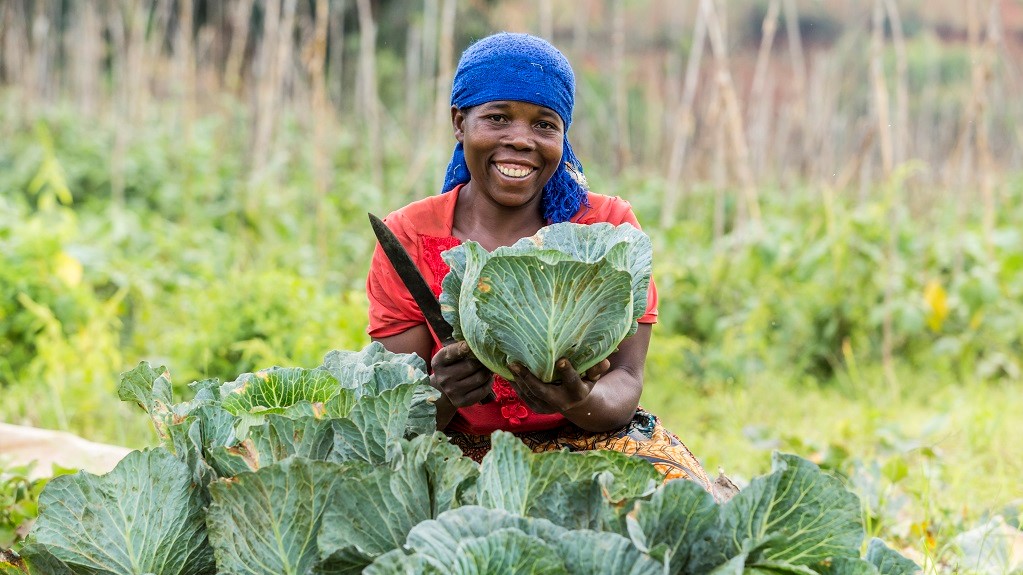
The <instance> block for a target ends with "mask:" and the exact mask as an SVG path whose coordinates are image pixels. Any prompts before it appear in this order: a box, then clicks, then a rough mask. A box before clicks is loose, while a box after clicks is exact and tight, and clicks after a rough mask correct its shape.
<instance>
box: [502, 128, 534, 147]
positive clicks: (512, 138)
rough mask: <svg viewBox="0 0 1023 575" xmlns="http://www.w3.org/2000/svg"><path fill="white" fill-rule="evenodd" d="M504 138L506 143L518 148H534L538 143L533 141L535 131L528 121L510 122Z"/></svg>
mask: <svg viewBox="0 0 1023 575" xmlns="http://www.w3.org/2000/svg"><path fill="white" fill-rule="evenodd" d="M502 140H503V143H504V145H506V146H511V147H513V148H515V149H516V150H532V149H533V148H535V147H536V143H535V142H534V141H533V131H532V129H531V126H530V125H529V123H528V122H512V123H510V124H509V125H508V128H507V129H506V130H505V133H504V137H503V138H502Z"/></svg>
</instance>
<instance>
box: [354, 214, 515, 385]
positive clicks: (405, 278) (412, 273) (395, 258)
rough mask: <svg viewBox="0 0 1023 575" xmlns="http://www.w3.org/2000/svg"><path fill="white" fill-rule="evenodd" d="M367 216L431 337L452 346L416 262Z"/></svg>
mask: <svg viewBox="0 0 1023 575" xmlns="http://www.w3.org/2000/svg"><path fill="white" fill-rule="evenodd" d="M368 215H369V223H370V225H372V226H373V233H374V234H375V235H376V237H377V241H379V242H380V247H381V248H382V249H383V250H384V255H386V256H387V261H389V262H391V266H392V267H394V271H395V272H396V273H397V274H398V277H399V278H401V281H402V283H404V284H405V287H406V288H408V291H409V293H410V294H412V299H414V300H415V302H416V305H418V306H419V310H420V311H422V312H423V316H424V317H425V318H426V323H428V324H429V325H430V329H432V330H433V333H435V334H437V339H439V340H440V344H441V345H442V346H447V345H451V344H453V343H455V338H454V336H453V335H452V334H453V329H452V327H451V324H450V323H448V322H447V320H446V319H444V314H442V313H441V311H440V302H439V301H437V297H436V296H434V295H433V290H431V289H430V286H429V285H428V284H427V283H426V279H425V278H423V274H422V272H420V271H419V268H418V267H416V264H415V262H413V261H412V257H411V256H410V255H408V251H406V250H405V246H403V245H402V244H401V241H400V240H398V238H397V237H396V236H395V235H394V232H392V231H391V228H389V227H387V224H385V223H384V222H383V221H382V220H381V219H380V218H378V217H376V216H374V215H373V214H368ZM496 398H497V397H496V395H494V392H493V391H491V392H490V393H489V394H487V396H486V397H485V398H483V400H482V401H480V403H483V404H486V403H490V402H491V401H494V399H496Z"/></svg>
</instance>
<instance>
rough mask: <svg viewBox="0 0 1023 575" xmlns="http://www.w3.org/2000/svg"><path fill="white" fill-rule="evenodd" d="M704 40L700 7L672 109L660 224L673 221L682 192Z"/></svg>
mask: <svg viewBox="0 0 1023 575" xmlns="http://www.w3.org/2000/svg"><path fill="white" fill-rule="evenodd" d="M706 40H707V20H706V17H705V15H704V12H703V10H700V9H697V11H696V21H695V23H694V24H693V42H692V47H691V49H690V53H689V60H688V61H687V62H686V76H685V82H684V84H683V86H682V98H681V101H679V104H678V107H677V111H676V112H675V127H674V130H673V132H674V134H675V137H674V139H673V140H672V144H671V149H670V152H669V154H668V174H667V184H666V186H665V190H664V204H663V205H662V209H661V222H660V223H661V227H668V226H670V225H671V224H673V223H674V222H675V213H676V212H677V211H678V202H679V198H680V197H681V195H682V170H683V168H684V167H685V163H686V151H687V147H688V145H689V139H690V137H691V136H692V133H693V124H694V121H693V116H694V115H693V103H694V102H695V100H696V86H697V83H698V81H699V75H700V62H701V60H702V59H703V46H704V44H705V43H706Z"/></svg>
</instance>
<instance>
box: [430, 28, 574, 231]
mask: <svg viewBox="0 0 1023 575" xmlns="http://www.w3.org/2000/svg"><path fill="white" fill-rule="evenodd" d="M496 100H514V101H518V102H528V103H530V104H536V105H538V106H544V107H546V108H550V109H551V110H554V111H555V112H556V113H557V114H558V115H559V116H561V120H562V121H563V122H564V123H565V141H564V145H563V147H562V154H561V164H560V165H559V166H558V169H557V171H555V172H554V175H553V176H551V179H550V180H548V181H547V184H546V185H545V186H544V188H543V196H542V198H541V204H542V209H543V216H544V218H545V219H546V220H547V221H549V222H551V223H558V222H565V221H568V220H569V219H570V218H571V217H572V216H573V215H575V213H576V212H577V211H578V210H579V208H580V206H582V205H583V204H584V203H586V178H584V177H583V167H582V164H581V163H580V162H579V159H578V158H576V157H575V153H574V152H573V151H572V146H571V145H570V144H569V143H568V127H569V126H570V125H571V124H572V107H573V105H574V104H575V74H573V73H572V66H571V65H570V64H569V63H568V60H567V59H566V58H565V56H564V54H562V53H561V52H560V51H559V50H558V49H557V48H555V47H554V46H552V45H551V44H550V43H549V42H547V41H546V40H544V39H542V38H538V37H536V36H530V35H529V34H512V33H507V32H502V33H499V34H494V35H493V36H488V37H486V38H483V39H482V40H479V41H478V42H476V43H474V44H472V45H471V46H469V47H468V48H467V49H466V50H465V52H463V53H462V57H461V59H460V60H459V61H458V69H457V70H456V71H455V79H454V81H453V82H452V86H451V105H452V106H455V107H457V108H459V109H464V108H470V107H472V106H476V105H479V104H484V103H486V102H493V101H496ZM469 178H470V177H469V168H468V166H466V163H465V152H464V151H463V149H462V143H461V142H459V143H458V144H457V145H455V152H454V154H453V155H452V156H451V163H450V164H448V169H447V173H446V174H445V176H444V187H443V189H442V190H441V191H442V192H447V191H449V190H451V189H452V188H454V187H455V186H457V185H458V184H464V183H466V182H468V181H469Z"/></svg>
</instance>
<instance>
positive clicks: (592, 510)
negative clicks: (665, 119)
mask: <svg viewBox="0 0 1023 575" xmlns="http://www.w3.org/2000/svg"><path fill="white" fill-rule="evenodd" d="M491 442H492V447H491V450H490V453H488V454H487V455H486V457H484V458H483V465H482V466H481V467H480V479H479V491H480V494H479V503H480V505H483V506H485V507H491V508H493V509H502V510H504V511H507V512H509V513H514V514H516V515H523V516H527V517H539V518H543V519H549V520H551V521H554V522H555V523H558V524H559V525H563V526H565V527H569V528H573V529H601V528H602V527H604V526H606V525H611V524H614V523H615V522H616V517H615V516H614V512H615V511H616V510H617V509H618V506H612V505H610V501H609V499H612V500H615V501H616V502H617V501H618V500H622V499H627V498H630V497H632V498H635V497H639V496H642V495H645V494H647V493H650V492H652V491H653V489H654V486H655V484H656V482H657V481H659V480H660V474H659V473H658V472H657V470H656V469H655V468H654V466H653V465H651V464H650V463H647V462H646V461H643V460H640V459H636V458H632V457H629V456H627V455H625V454H623V453H618V452H615V451H588V452H582V453H569V452H558V451H554V452H547V453H533V452H532V451H530V450H529V448H528V447H526V446H525V445H524V444H523V443H522V442H521V441H519V440H518V439H517V438H516V437H515V436H514V435H512V434H510V433H507V432H503V431H496V432H494V434H493V435H492V439H491ZM612 493H613V494H614V495H613V496H612V495H611V494H612Z"/></svg>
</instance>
